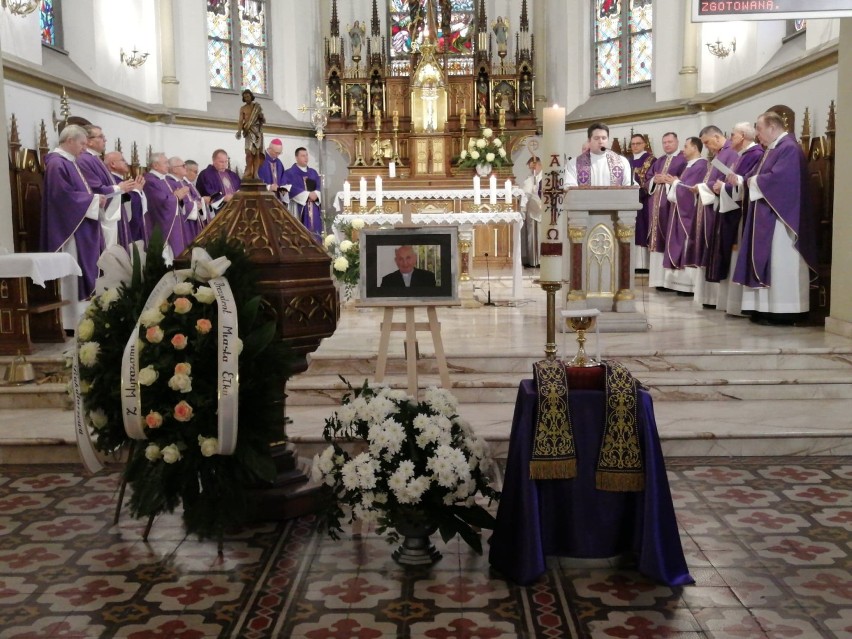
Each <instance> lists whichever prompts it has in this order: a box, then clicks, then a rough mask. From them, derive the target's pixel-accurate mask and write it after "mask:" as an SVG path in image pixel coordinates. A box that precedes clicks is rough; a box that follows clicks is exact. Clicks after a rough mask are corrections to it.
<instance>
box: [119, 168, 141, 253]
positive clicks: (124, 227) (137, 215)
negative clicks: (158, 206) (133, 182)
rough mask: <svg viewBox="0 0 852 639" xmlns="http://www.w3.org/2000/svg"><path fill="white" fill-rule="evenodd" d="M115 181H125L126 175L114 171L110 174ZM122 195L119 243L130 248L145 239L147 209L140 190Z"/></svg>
mask: <svg viewBox="0 0 852 639" xmlns="http://www.w3.org/2000/svg"><path fill="white" fill-rule="evenodd" d="M110 177H111V178H112V180H113V182H114V183H115V184H118V183H119V182H122V181H124V177H123V176H121V175H116V174H115V173H112V174H111V175H110ZM116 197H121V209H120V211H121V217H120V218H119V219H118V243H119V245H121V246H123V247H124V248H128V247H129V246H130V245H131V244H133V242H135V241H137V240H145V242H146V244H147V238H146V236H145V217H144V215H145V209H144V207H143V206H142V196H141V195H140V194H139V192H138V191H135V190H134V191H130V192H129V193H123V194H121V195H120V196H116Z"/></svg>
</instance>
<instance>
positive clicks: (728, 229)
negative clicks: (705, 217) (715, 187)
mask: <svg viewBox="0 0 852 639" xmlns="http://www.w3.org/2000/svg"><path fill="white" fill-rule="evenodd" d="M762 157H763V147H762V146H760V145H759V144H755V145H754V146H752V147H751V148H749V149H748V150H746V151H745V152H744V153H743V154H742V155H739V154H737V157H736V158H735V159H734V161H733V164H728V163H727V162H725V164H726V165H727V166H730V167H731V169H732V170H733V172H734V173H736V174H737V175H747V174H749V173H751V172H752V171H753V170H754V168H755V167H756V166H757V163H758V162H760V158H762ZM715 173H716V171H714V172H713V174H714V175H715ZM710 179H711V180H712V181H711V182H710V184H711V185H712V184H713V182H715V180H714V179H713V175H711V176H710ZM719 179H720V180H722V181H724V180H725V178H724V176H722V177H720V178H719ZM733 191H734V187H732V186H731V185H730V184H726V185H725V192H726V193H727V194H728V196H729V197H730V198H731V199H733ZM745 201H747V195H746V196H744V197H743V202H745ZM742 214H743V210H742V203H740V206H739V207H738V208H736V209H735V210H733V211H727V212H725V213H722V212H721V211H718V212H717V213H716V226H715V229H714V232H713V235H712V237H711V238H710V250H709V254H708V256H707V264H706V266H707V270H706V273H705V277H704V279H706V280H707V281H708V282H721V281H722V280H726V279H727V278H728V274H729V272H730V270H731V255H732V253H733V250H734V246H736V245H737V244H739V241H740V238H739V234H740V221H741V220H742Z"/></svg>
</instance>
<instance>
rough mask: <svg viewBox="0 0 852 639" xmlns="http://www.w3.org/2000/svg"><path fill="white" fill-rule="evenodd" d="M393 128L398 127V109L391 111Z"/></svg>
mask: <svg viewBox="0 0 852 639" xmlns="http://www.w3.org/2000/svg"><path fill="white" fill-rule="evenodd" d="M393 128H395V129H398V128H399V111H394V112H393Z"/></svg>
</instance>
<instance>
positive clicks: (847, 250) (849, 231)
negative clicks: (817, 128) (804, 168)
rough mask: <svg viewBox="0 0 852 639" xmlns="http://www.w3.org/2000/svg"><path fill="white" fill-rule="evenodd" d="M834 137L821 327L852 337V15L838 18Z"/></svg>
mask: <svg viewBox="0 0 852 639" xmlns="http://www.w3.org/2000/svg"><path fill="white" fill-rule="evenodd" d="M836 115H837V124H838V126H837V137H836V143H835V165H834V168H835V176H837V177H836V178H835V180H834V232H833V233H832V256H831V274H832V278H831V316H830V317H828V318H827V319H826V322H825V329H826V330H827V331H829V332H831V333H839V334H841V335H846V336H848V337H852V284H850V283H849V278H848V277H846V274H847V273H849V272H850V270H852V211H850V209H849V202H850V201H852V181H850V180H844V179H842V178H843V176H846V175H849V174H850V172H852V126H850V123H852V18H843V19H842V20H841V21H840V44H839V57H838V62H837V113H836Z"/></svg>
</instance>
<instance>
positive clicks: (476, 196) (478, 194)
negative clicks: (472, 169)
mask: <svg viewBox="0 0 852 639" xmlns="http://www.w3.org/2000/svg"><path fill="white" fill-rule="evenodd" d="M473 203H474V204H475V205H476V206H479V205H480V204H482V191H481V190H480V184H479V176H478V175H474V176H473Z"/></svg>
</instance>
